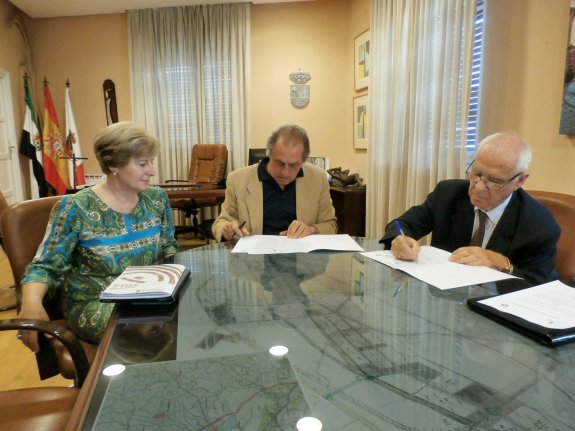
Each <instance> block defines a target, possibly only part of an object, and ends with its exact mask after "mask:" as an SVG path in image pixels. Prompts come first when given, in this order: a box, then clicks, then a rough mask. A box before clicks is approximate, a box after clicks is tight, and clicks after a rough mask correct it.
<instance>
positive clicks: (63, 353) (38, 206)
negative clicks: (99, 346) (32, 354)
mask: <svg viewBox="0 0 575 431" xmlns="http://www.w3.org/2000/svg"><path fill="white" fill-rule="evenodd" d="M59 199H60V197H59V196H53V197H48V198H40V199H32V200H27V201H22V202H19V203H16V204H14V205H12V206H10V207H8V208H7V209H6V210H5V211H4V212H3V213H2V215H1V217H0V232H1V234H2V238H3V242H4V250H5V252H6V255H7V256H8V261H9V262H10V268H11V269H12V275H13V277H14V282H15V283H16V291H17V293H18V292H19V282H20V280H21V278H22V274H23V273H24V269H25V268H26V265H27V264H28V263H29V262H30V261H31V260H32V258H33V257H34V255H35V254H36V250H37V249H38V246H39V245H40V243H41V242H42V240H43V238H44V233H45V231H46V226H47V224H48V220H49V218H50V212H51V210H52V207H53V206H54V204H55V203H56V202H57V201H58V200H59ZM44 306H45V308H46V311H47V313H48V315H49V317H50V320H51V321H52V322H53V323H54V324H56V325H59V326H63V327H65V326H66V321H65V319H64V317H63V313H62V310H61V309H60V298H57V297H54V298H51V299H50V300H48V299H47V298H46V299H45V301H44ZM33 327H34V326H33ZM40 337H41V336H40ZM43 341H45V347H44V348H41V350H40V352H39V353H37V355H36V356H37V362H38V371H39V373H40V377H41V378H42V379H46V378H49V377H52V376H54V375H56V374H58V373H60V374H61V375H62V376H64V377H65V378H68V379H73V378H75V376H76V373H77V370H76V367H75V365H74V361H73V358H72V357H71V353H70V352H69V351H68V349H66V348H65V347H64V345H63V344H62V343H60V342H58V341H53V342H52V340H50V341H47V340H43ZM80 343H81V344H82V347H83V349H84V352H85V355H87V357H88V359H89V360H91V359H92V358H93V356H94V354H95V353H96V347H95V346H92V345H91V344H89V343H86V342H84V341H80ZM88 366H89V362H88Z"/></svg>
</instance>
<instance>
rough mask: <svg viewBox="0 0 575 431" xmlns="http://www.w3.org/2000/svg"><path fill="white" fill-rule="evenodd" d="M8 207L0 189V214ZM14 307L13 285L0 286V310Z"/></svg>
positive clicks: (0, 239)
mask: <svg viewBox="0 0 575 431" xmlns="http://www.w3.org/2000/svg"><path fill="white" fill-rule="evenodd" d="M6 208H8V202H7V201H6V199H5V198H4V194H3V193H2V191H1V190H0V216H1V215H2V213H3V212H4V210H5V209H6ZM0 247H2V249H4V242H3V241H2V234H0ZM14 308H16V289H15V286H8V287H1V288H0V311H6V310H12V309H14Z"/></svg>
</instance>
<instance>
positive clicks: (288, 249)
mask: <svg viewBox="0 0 575 431" xmlns="http://www.w3.org/2000/svg"><path fill="white" fill-rule="evenodd" d="M314 250H338V251H363V248H361V247H360V246H359V244H358V243H357V242H355V241H354V240H353V239H352V238H351V237H350V236H349V235H346V234H344V235H308V236H306V237H303V238H297V239H295V238H287V237H285V236H279V235H252V236H243V237H241V238H240V239H239V241H238V242H237V244H236V245H235V247H234V248H233V249H232V253H249V254H276V253H308V252H310V251H314Z"/></svg>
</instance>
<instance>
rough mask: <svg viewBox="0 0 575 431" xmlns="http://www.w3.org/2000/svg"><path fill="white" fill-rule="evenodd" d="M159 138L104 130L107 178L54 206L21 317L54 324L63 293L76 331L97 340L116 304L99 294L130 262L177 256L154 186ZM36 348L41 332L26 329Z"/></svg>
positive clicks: (102, 160) (102, 159)
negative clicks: (49, 308)
mask: <svg viewBox="0 0 575 431" xmlns="http://www.w3.org/2000/svg"><path fill="white" fill-rule="evenodd" d="M158 149H159V143H158V140H157V139H156V138H154V137H152V136H151V135H149V134H148V133H147V132H146V131H145V130H143V129H142V128H140V127H138V126H137V125H136V124H134V123H131V122H121V123H116V124H113V125H111V126H108V127H106V128H105V129H104V130H103V131H102V132H100V133H99V134H98V135H97V136H96V138H95V142H94V152H95V154H96V157H97V159H98V162H99V164H100V167H101V168H102V172H104V173H105V174H106V175H107V178H106V181H103V182H100V183H98V184H96V185H94V186H93V187H90V188H86V189H83V190H81V191H79V192H78V193H76V194H75V195H66V196H63V197H62V199H61V200H60V202H59V203H57V204H56V205H55V206H54V208H53V209H52V213H51V215H50V221H49V222H48V227H47V230H46V235H45V237H44V240H43V242H42V244H41V245H40V247H39V248H38V252H37V254H36V256H35V257H34V259H33V260H32V262H31V263H30V264H29V265H28V266H27V267H26V270H25V272H24V275H23V278H22V295H23V296H22V306H21V310H20V313H19V315H18V317H21V318H32V319H41V320H48V316H47V314H46V311H45V309H44V307H43V305H42V299H43V298H44V296H45V295H46V294H48V295H50V296H53V295H55V294H56V293H58V294H60V295H61V296H62V298H63V299H64V301H63V302H64V304H63V309H64V313H65V315H66V317H67V321H68V325H69V326H70V328H71V329H72V330H73V331H74V332H75V333H76V334H77V335H78V336H79V337H80V338H82V339H84V340H86V341H89V342H91V343H98V342H99V341H100V338H101V337H102V335H103V332H104V329H105V328H106V325H107V323H108V320H109V318H110V314H111V312H112V308H113V304H104V303H101V302H100V301H99V296H100V292H101V291H102V290H104V289H105V288H106V287H107V286H108V285H109V284H110V283H111V281H112V280H113V279H114V278H116V277H117V276H118V275H119V274H120V273H121V272H122V271H123V270H124V269H125V268H126V267H127V266H129V265H150V264H153V263H155V262H157V261H159V260H161V259H163V258H165V257H168V256H171V255H173V254H175V253H176V252H177V251H178V245H177V243H176V240H175V239H174V226H173V221H172V213H171V208H170V203H169V200H168V197H167V196H166V193H165V192H164V191H163V190H161V189H160V188H158V187H150V186H149V182H150V178H151V177H152V176H153V175H155V167H154V163H153V162H154V158H155V157H156V155H157V154H158ZM20 335H21V339H22V341H23V343H24V344H25V345H26V346H28V347H29V348H30V349H31V350H32V351H38V343H37V335H36V333H35V332H32V331H21V334H20Z"/></svg>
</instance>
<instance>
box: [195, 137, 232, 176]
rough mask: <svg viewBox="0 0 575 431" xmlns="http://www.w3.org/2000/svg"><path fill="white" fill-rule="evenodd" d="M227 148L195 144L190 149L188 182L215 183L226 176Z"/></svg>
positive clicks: (217, 145) (220, 145)
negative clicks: (190, 159) (190, 158)
mask: <svg viewBox="0 0 575 431" xmlns="http://www.w3.org/2000/svg"><path fill="white" fill-rule="evenodd" d="M227 162H228V147H226V146H225V145H224V144H196V145H194V146H193V147H192V161H191V163H190V174H189V176H188V180H189V181H191V182H203V183H210V182H213V183H215V182H217V181H218V180H221V179H222V178H224V177H225V175H226V164H227Z"/></svg>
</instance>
